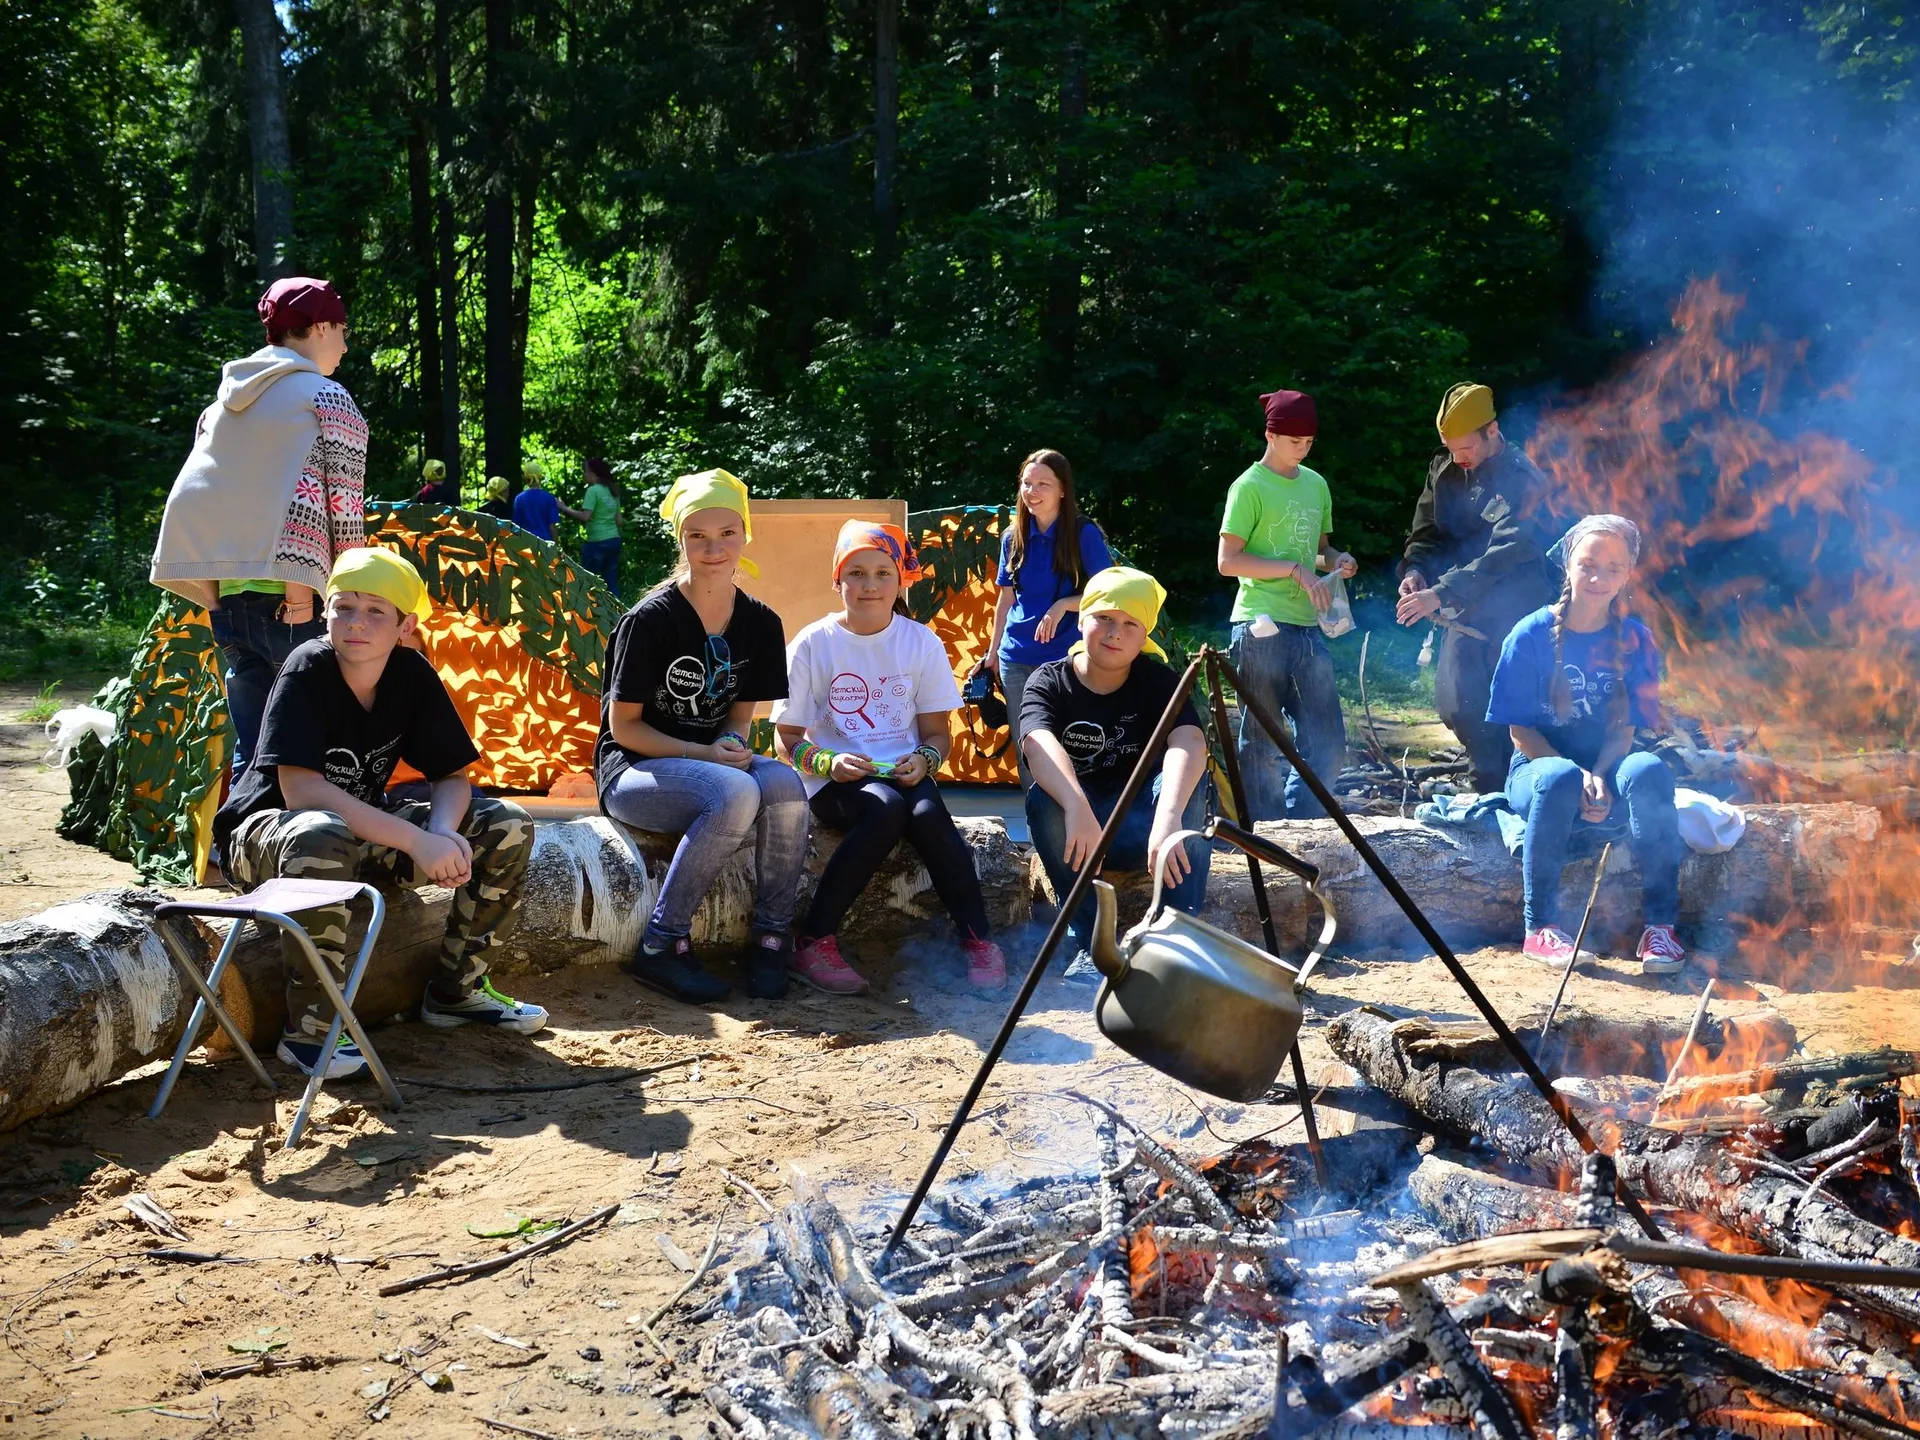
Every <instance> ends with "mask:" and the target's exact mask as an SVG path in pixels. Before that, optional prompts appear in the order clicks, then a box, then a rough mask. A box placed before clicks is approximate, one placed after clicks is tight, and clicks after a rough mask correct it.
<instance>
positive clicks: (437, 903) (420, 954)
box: [0, 817, 1032, 1131]
mask: <svg viewBox="0 0 1920 1440" xmlns="http://www.w3.org/2000/svg"><path fill="white" fill-rule="evenodd" d="M956 823H957V824H958V825H959V826H960V829H961V833H962V834H963V835H964V836H965V837H966V839H967V841H968V843H969V845H970V846H971V848H972V850H973V855H974V868H975V870H976V871H977V872H978V874H979V876H980V882H981V889H982V891H983V893H984V894H985V896H986V901H987V915H988V918H989V919H990V920H991V921H992V922H993V925H994V928H995V930H996V931H997V932H1002V933H1004V932H1006V931H1009V930H1012V929H1014V928H1016V927H1018V926H1020V925H1023V924H1025V923H1026V921H1027V919H1028V916H1029V914H1030V910H1031V905H1032V891H1031V889H1030V887H1029V885H1028V883H1027V863H1026V854H1025V852H1024V851H1023V850H1021V849H1020V848H1018V847H1016V846H1015V845H1013V843H1012V842H1011V841H1010V840H1009V839H1008V838H1007V831H1006V826H1005V824H1004V823H1003V822H1002V821H1000V820H998V819H991V818H989V819H965V820H960V821H957V822H956ZM837 838H838V837H837V836H835V835H833V834H831V833H821V834H817V835H815V836H814V839H813V843H812V848H811V852H810V854H809V856H808V860H807V868H806V871H805V873H804V874H803V875H802V877H801V882H800V889H799V906H800V909H801V911H804V909H805V906H806V903H807V901H808V900H809V899H810V898H811V896H812V894H813V891H814V888H815V886H816V885H817V884H818V883H819V876H820V872H821V870H822V869H823V868H824V867H825V864H826V861H827V858H828V857H829V856H831V854H832V853H833V848H834V845H835V844H836V843H837ZM675 843H676V841H675V839H674V837H671V836H658V835H643V834H640V833H638V832H633V831H628V830H626V829H625V828H624V827H621V826H618V825H615V824H614V823H613V822H611V821H609V820H606V819H603V818H598V817H596V818H593V819H587V820H570V821H565V822H562V823H556V824H539V825H536V826H535V827H534V852H533V860H532V863H531V864H530V866H529V867H528V872H527V882H526V888H525V890H524V892H523V894H522V902H521V910H520V924H519V929H518V931H517V932H516V934H515V935H514V937H513V939H512V940H511V941H510V942H509V944H508V945H507V947H506V953H505V957H504V959H503V961H502V963H501V964H500V966H499V972H498V973H500V974H501V975H503V976H510V975H514V974H524V973H528V972H534V973H544V972H548V971H553V970H558V969H560V968H562V967H563V966H567V965H608V964H613V963H615V962H617V961H620V960H624V959H626V958H627V956H628V955H630V954H631V953H632V952H633V950H634V947H635V946H636V945H638V944H639V940H640V932H641V930H642V928H643V927H644V926H645V924H646V919H647V915H648V914H649V912H650V911H651V910H652V909H653V905H654V902H655V900H656V899H657V898H658V896H659V887H660V882H661V880H662V879H663V878H664V877H665V875H666V870H667V864H668V861H669V860H670V859H671V857H672V854H673V848H674V845H675ZM753 890H754V887H753V852H752V850H751V849H744V850H742V851H740V852H739V853H738V854H736V855H735V856H734V857H733V858H732V859H731V860H730V861H728V862H727V865H726V866H725V867H724V868H723V869H722V870H721V872H720V875H719V876H718V878H717V879H716V880H715V881H714V883H713V885H712V887H711V888H710V889H709V890H708V892H707V895H706V898H705V899H704V900H702V901H701V904H700V908H699V910H698V911H697V912H696V913H695V915H694V922H693V933H694V939H695V941H696V942H697V943H701V944H704V945H708V946H711V947H714V948H716V949H724V948H725V947H727V946H730V945H740V944H743V943H744V942H745V941H746V938H747V927H748V922H749V921H750V920H751V918H752V911H753ZM165 898H167V897H165V896H164V895H159V894H156V893H153V892H142V891H128V892H120V893H115V894H106V895H94V896H88V897H86V898H84V899H81V900H77V901H74V902H72V903H71V904H66V905H57V906H55V907H54V908H53V909H51V910H48V911H44V912H42V913H41V914H39V915H37V916H34V917H32V918H30V919H27V920H21V921H16V922H14V923H13V924H11V925H7V926H4V927H0V1131H6V1130H11V1129H13V1128H14V1127H16V1126H18V1125H20V1124H22V1123H24V1122H25V1121H27V1120H30V1119H32V1118H33V1117H34V1116H36V1115H43V1114H46V1113H48V1112H50V1111H54V1110H60V1109H64V1108H66V1107H67V1106H69V1105H72V1104H74V1103H75V1102H77V1101H79V1100H81V1099H83V1098H84V1097H85V1096H87V1095H89V1094H91V1093H93V1091H95V1090H97V1089H99V1088H100V1087H101V1086H102V1085H105V1084H107V1083H108V1082H109V1081H111V1080H113V1079H115V1078H116V1077H118V1076H120V1075H123V1074H125V1073H126V1072H127V1071H128V1070H129V1069H132V1068H134V1067H135V1066H137V1065H141V1064H144V1063H146V1062H147V1061H149V1060H153V1059H156V1058H162V1057H164V1056H165V1055H166V1054H168V1053H170V1052H171V1049H172V1047H173V1045H174V1043H175V1042H176V1041H177V1040H178V1039H179V1037H180V1029H181V1027H182V1026H183V1025H184V1024H185V1023H186V1016H187V1012H188V1010H189V1008H190V1000H191V997H190V996H188V997H186V998H184V999H183V995H182V987H181V985H180V983H179V980H178V978H177V977H176V976H175V975H174V973H173V969H172V967H171V966H170V965H169V964H168V963H167V958H166V954H165V952H164V951H163V950H162V948H161V945H160V940H159V937H158V936H157V935H156V934H155V933H154V931H153V929H152V924H151V915H152V911H153V907H154V906H155V905H156V904H158V903H160V902H161V901H162V900H164V899H165ZM451 898H452V892H450V891H447V890H442V889H439V888H438V887H433V886H428V887H425V888H423V889H421V890H418V891H403V892H399V893H397V894H393V895H390V896H389V897H388V908H387V918H386V922H385V925H384V926H383V927H382V930H381V934H380V947H379V949H378V951H377V952H376V954H375V956H374V961H373V964H372V965H371V966H370V967H369V968H368V970H367V976H366V979H365V981H364V982H363V984H362V987H361V991H360V997H359V1001H358V1003H357V1005H356V1007H355V1008H356V1009H358V1011H359V1012H360V1014H361V1015H363V1016H364V1017H366V1018H367V1019H368V1020H370V1021H372V1020H383V1019H387V1018H390V1017H394V1016H404V1015H408V1014H411V1013H412V1012H413V1011H414V1009H415V1008H416V1007H417V1006H418V1005H419V1003H420V995H421V992H422V991H423V990H424V989H425V987H426V983H427V980H428V979H429V978H430V977H431V976H432V974H433V970H434V965H435V957H436V955H437V952H438V950H439V945H440V940H441V937H442V936H443V935H444V934H445V932H446V921H447V911H448V908H449V906H450V903H451ZM945 924H946V911H945V909H944V907H943V906H942V905H941V904H940V900H939V897H938V896H937V895H936V894H935V893H934V891H933V881H932V879H931V877H929V876H928V874H927V871H926V867H925V866H924V865H922V864H921V863H920V859H919V856H918V855H917V854H916V853H915V852H914V851H913V850H912V848H911V847H909V846H907V845H904V844H903V845H901V846H899V847H897V848H896V850H895V852H894V853H893V855H891V856H890V857H889V858H888V860H887V863H886V864H885V865H884V866H883V867H882V868H881V871H880V873H879V875H877V876H876V877H875V878H874V881H873V883H872V884H871V885H870V886H868V887H867V891H866V893H865V894H864V895H862V896H861V898H860V900H859V902H858V903H857V904H856V905H855V906H854V908H853V910H852V911H851V912H850V913H849V914H848V916H847V919H846V921H845V922H844V924H843V926H842V928H841V934H842V936H843V937H844V938H846V939H848V940H850V941H852V943H853V945H854V946H855V947H856V948H858V947H862V946H864V947H866V948H867V950H868V952H869V957H879V956H883V955H885V954H887V953H889V952H890V951H891V950H892V949H893V948H894V946H895V945H896V943H897V942H898V941H900V940H901V939H903V938H904V937H905V936H907V935H909V934H911V933H913V932H915V931H918V930H925V929H935V930H938V929H940V928H942V927H944V926H945ZM224 934H225V927H224V924H222V925H217V926H215V925H208V926H204V927H194V935H193V941H194V943H195V945H196V946H197V948H198V949H199V951H200V952H201V955H200V958H201V962H202V969H203V970H204V969H205V968H206V967H207V966H208V965H210V964H211V963H212V956H213V955H214V954H216V953H217V952H218V949H219V945H220V942H221V939H222V938H223V936H224ZM358 943H359V929H358V927H357V926H356V929H355V933H354V936H353V944H355V945H358ZM285 978H286V969H285V965H284V962H283V961H282V958H281V954H280V943H279V940H278V938H277V937H275V936H268V937H262V936H260V935H258V934H257V933H255V934H250V935H249V936H248V937H246V938H245V939H244V940H243V941H242V942H241V945H240V948H239V950H238V952H237V953H236V955H235V957H234V962H233V964H232V966H231V967H230V968H229V970H228V971H227V974H226V976H225V977H224V978H223V980H222V982H221V991H220V993H221V1001H222V1003H223V1005H225V1007H226V1008H227V1010H228V1012H229V1013H230V1014H231V1015H232V1016H233V1018H234V1021H235V1023H236V1024H238V1025H240V1026H241V1027H242V1028H244V1029H245V1030H246V1031H247V1033H248V1035H249V1037H250V1038H251V1040H252V1041H253V1042H254V1044H255V1046H256V1047H258V1046H260V1045H262V1044H264V1043H266V1042H268V1041H270V1040H272V1039H273V1038H274V1037H276V1036H277V1035H278V1034H279V1031H280V1027H281V1025H282V1024H283V1023H284V1021H285V1019H286V1002H285V999H284V995H283V990H284V984H285ZM623 983H624V982H623ZM222 1038H224V1037H222ZM216 1048H223V1047H219V1046H217V1045H216Z"/></svg>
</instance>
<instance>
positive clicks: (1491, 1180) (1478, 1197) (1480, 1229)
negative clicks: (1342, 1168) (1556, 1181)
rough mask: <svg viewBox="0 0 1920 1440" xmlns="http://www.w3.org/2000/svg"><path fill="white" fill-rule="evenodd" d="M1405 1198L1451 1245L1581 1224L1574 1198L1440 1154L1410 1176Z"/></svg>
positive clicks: (1424, 1160) (1426, 1158) (1427, 1159)
mask: <svg viewBox="0 0 1920 1440" xmlns="http://www.w3.org/2000/svg"><path fill="white" fill-rule="evenodd" d="M1407 1193H1408V1194H1409V1195H1411V1196H1412V1197H1413V1203H1414V1204H1416V1205H1418V1206H1419V1207H1420V1209H1421V1210H1422V1211H1423V1212H1425V1213H1426V1214H1427V1215H1428V1216H1429V1217H1430V1218H1431V1219H1432V1220H1433V1222H1434V1223H1435V1224H1436V1225H1438V1226H1439V1227H1440V1233H1441V1234H1443V1235H1445V1236H1447V1237H1448V1238H1449V1239H1452V1240H1484V1239H1488V1238H1490V1237H1491V1236H1494V1235H1508V1234H1511V1233H1513V1232H1514V1231H1517V1230H1563V1229H1566V1228H1568V1227H1570V1226H1572V1225H1574V1224H1575V1223H1577V1221H1576V1213H1575V1205H1574V1199H1573V1197H1572V1196H1571V1195H1567V1194H1563V1193H1562V1192H1560V1191H1558V1190H1547V1189H1544V1188H1542V1187H1541V1186H1538V1185H1522V1184H1520V1183H1519V1182H1518V1181H1514V1180H1503V1179H1501V1178H1500V1177H1499V1176H1497V1175H1489V1174H1487V1173H1486V1172H1485V1171H1483V1170H1475V1169H1473V1168H1471V1167H1470V1166H1466V1165H1459V1164H1456V1163H1454V1162H1453V1161H1451V1160H1443V1159H1441V1158H1440V1156H1438V1155H1426V1156H1422V1157H1421V1160H1420V1164H1419V1165H1418V1166H1417V1167H1415V1169H1414V1172H1413V1174H1411V1175H1409V1176H1408V1177H1407Z"/></svg>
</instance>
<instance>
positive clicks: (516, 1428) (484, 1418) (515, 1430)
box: [473, 1415, 560, 1440]
mask: <svg viewBox="0 0 1920 1440" xmlns="http://www.w3.org/2000/svg"><path fill="white" fill-rule="evenodd" d="M473 1418H474V1419H476V1420H478V1421H479V1422H480V1423H481V1424H482V1425H489V1426H491V1427H493V1428H494V1429H495V1430H504V1431H506V1432H507V1433H508V1434H509V1435H531V1436H532V1437H533V1440H560V1437H559V1436H558V1435H555V1434H554V1433H552V1432H551V1431H549V1430H535V1429H534V1428H533V1427H532V1426H530V1425H516V1424H514V1423H513V1422H512V1421H511V1420H495V1419H494V1418H493V1417H492V1416H491V1415H476V1416H474V1417H473Z"/></svg>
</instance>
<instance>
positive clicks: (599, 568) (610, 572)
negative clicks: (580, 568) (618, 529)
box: [580, 535, 620, 600]
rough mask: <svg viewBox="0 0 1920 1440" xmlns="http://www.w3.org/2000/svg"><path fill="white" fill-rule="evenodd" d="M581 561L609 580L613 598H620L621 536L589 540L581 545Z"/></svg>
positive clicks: (602, 577) (603, 578)
mask: <svg viewBox="0 0 1920 1440" xmlns="http://www.w3.org/2000/svg"><path fill="white" fill-rule="evenodd" d="M580 563H581V564H582V565H584V566H586V567H587V569H589V570H591V571H592V572H593V573H594V574H596V575H598V576H599V577H600V578H601V579H602V580H604V581H606V582H607V589H609V590H611V591H612V592H613V598H614V599H616V600H618V599H619V598H620V537H619V536H618V535H616V536H614V537H613V539H611V540H589V541H587V542H586V543H585V544H583V545H581V547H580Z"/></svg>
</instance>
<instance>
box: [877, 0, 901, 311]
mask: <svg viewBox="0 0 1920 1440" xmlns="http://www.w3.org/2000/svg"><path fill="white" fill-rule="evenodd" d="M899 166H900V0H874V13H873V233H874V259H875V262H876V263H875V267H874V268H875V269H876V270H877V271H878V272H879V274H880V277H881V278H880V287H881V294H882V296H883V297H884V296H885V294H886V272H887V268H888V267H889V266H890V265H892V264H893V245H894V237H895V233H896V231H897V230H898V228H899V208H898V206H899V200H898V196H897V194H896V185H897V183H898V180H899Z"/></svg>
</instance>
